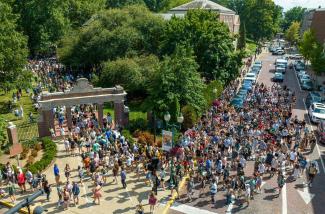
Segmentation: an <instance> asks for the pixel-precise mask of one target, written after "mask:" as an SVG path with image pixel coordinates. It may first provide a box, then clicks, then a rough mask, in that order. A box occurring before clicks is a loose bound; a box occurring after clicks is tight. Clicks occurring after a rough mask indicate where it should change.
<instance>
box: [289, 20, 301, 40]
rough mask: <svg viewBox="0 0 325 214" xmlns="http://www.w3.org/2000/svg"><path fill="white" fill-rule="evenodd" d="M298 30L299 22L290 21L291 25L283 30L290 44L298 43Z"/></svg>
mask: <svg viewBox="0 0 325 214" xmlns="http://www.w3.org/2000/svg"><path fill="white" fill-rule="evenodd" d="M299 30H300V23H299V22H292V24H291V26H290V27H289V28H288V30H287V31H286V32H285V37H286V39H287V40H288V41H289V42H290V43H291V44H297V43H298V41H299V37H300V35H299Z"/></svg>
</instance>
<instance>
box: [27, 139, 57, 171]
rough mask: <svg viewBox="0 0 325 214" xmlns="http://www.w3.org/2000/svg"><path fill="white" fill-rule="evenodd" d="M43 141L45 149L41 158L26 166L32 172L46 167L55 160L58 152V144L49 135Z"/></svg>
mask: <svg viewBox="0 0 325 214" xmlns="http://www.w3.org/2000/svg"><path fill="white" fill-rule="evenodd" d="M41 141H42V145H43V149H44V152H43V156H42V158H41V160H39V161H37V162H35V163H33V164H31V165H28V166H26V167H28V168H29V170H30V171H31V172H32V173H37V172H38V171H43V170H44V169H46V168H47V167H48V166H49V165H50V164H51V162H52V161H53V159H54V157H55V155H56V152H57V148H56V144H55V143H54V142H53V141H52V140H51V139H50V138H49V137H44V138H42V139H41Z"/></svg>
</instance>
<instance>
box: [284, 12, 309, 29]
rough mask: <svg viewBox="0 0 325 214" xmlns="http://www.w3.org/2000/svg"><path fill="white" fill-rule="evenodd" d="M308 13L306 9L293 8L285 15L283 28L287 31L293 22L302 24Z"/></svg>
mask: <svg viewBox="0 0 325 214" xmlns="http://www.w3.org/2000/svg"><path fill="white" fill-rule="evenodd" d="M305 12H306V8H303V7H293V8H291V9H290V10H288V11H287V12H285V13H284V18H283V21H282V23H281V27H282V29H283V30H284V31H286V30H287V29H288V28H289V27H290V26H291V25H292V23H293V22H300V23H301V22H302V18H303V16H304V13H305Z"/></svg>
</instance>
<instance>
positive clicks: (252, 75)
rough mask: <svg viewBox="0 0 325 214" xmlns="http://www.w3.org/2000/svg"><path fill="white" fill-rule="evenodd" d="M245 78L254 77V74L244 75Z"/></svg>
mask: <svg viewBox="0 0 325 214" xmlns="http://www.w3.org/2000/svg"><path fill="white" fill-rule="evenodd" d="M246 77H255V74H246Z"/></svg>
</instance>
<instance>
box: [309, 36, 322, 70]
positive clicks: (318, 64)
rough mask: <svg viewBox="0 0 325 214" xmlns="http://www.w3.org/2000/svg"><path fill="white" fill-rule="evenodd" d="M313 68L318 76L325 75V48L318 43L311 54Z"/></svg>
mask: <svg viewBox="0 0 325 214" xmlns="http://www.w3.org/2000/svg"><path fill="white" fill-rule="evenodd" d="M310 62H311V67H312V69H313V71H315V72H316V74H318V75H319V74H321V73H325V49H324V46H322V45H321V44H319V43H318V42H317V43H316V44H314V48H313V52H312V54H311V60H310Z"/></svg>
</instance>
